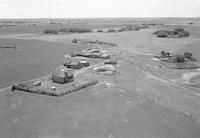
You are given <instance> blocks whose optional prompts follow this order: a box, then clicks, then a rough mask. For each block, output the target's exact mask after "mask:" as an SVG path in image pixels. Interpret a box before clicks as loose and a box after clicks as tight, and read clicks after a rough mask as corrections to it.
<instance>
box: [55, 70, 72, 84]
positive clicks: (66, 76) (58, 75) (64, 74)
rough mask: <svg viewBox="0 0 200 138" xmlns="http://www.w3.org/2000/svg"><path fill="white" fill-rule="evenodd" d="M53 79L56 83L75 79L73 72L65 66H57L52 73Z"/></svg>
mask: <svg viewBox="0 0 200 138" xmlns="http://www.w3.org/2000/svg"><path fill="white" fill-rule="evenodd" d="M52 80H53V82H56V83H61V84H64V83H67V82H71V81H73V74H72V73H71V72H70V71H69V70H67V69H66V68H65V67H63V66H60V67H57V68H56V69H55V70H54V72H53V73H52Z"/></svg>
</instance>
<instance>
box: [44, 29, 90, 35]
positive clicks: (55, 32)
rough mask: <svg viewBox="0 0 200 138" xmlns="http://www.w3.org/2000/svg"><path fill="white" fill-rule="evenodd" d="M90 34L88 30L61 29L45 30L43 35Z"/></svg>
mask: <svg viewBox="0 0 200 138" xmlns="http://www.w3.org/2000/svg"><path fill="white" fill-rule="evenodd" d="M88 32H92V29H89V28H62V29H59V30H57V29H46V30H44V33H45V34H66V33H88Z"/></svg>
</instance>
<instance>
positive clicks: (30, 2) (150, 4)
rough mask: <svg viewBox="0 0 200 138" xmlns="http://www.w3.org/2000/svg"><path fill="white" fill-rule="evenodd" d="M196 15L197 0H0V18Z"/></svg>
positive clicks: (199, 6) (198, 14)
mask: <svg viewBox="0 0 200 138" xmlns="http://www.w3.org/2000/svg"><path fill="white" fill-rule="evenodd" d="M101 17H105V18H109V17H131V18H132V17H200V0H0V18H101Z"/></svg>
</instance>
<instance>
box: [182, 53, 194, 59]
mask: <svg viewBox="0 0 200 138" xmlns="http://www.w3.org/2000/svg"><path fill="white" fill-rule="evenodd" d="M192 56H193V55H192V53H190V52H185V53H184V57H185V58H188V59H190V58H191V57H192Z"/></svg>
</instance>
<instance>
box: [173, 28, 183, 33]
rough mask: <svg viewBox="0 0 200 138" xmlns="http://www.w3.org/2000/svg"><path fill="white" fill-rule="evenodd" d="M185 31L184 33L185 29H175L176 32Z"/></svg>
mask: <svg viewBox="0 0 200 138" xmlns="http://www.w3.org/2000/svg"><path fill="white" fill-rule="evenodd" d="M183 31H184V29H183V28H175V29H174V32H183Z"/></svg>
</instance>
